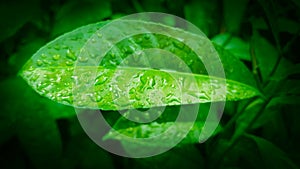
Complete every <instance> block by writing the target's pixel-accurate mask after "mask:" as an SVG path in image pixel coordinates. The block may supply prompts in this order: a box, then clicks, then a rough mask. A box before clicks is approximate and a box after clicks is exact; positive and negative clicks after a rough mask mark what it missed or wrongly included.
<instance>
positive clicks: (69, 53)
mask: <svg viewBox="0 0 300 169" xmlns="http://www.w3.org/2000/svg"><path fill="white" fill-rule="evenodd" d="M66 56H67V58H69V59H71V60H73V61H75V60H76V59H77V57H76V56H75V54H74V52H73V51H72V50H71V49H68V50H67V55H66Z"/></svg>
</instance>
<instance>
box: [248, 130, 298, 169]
mask: <svg viewBox="0 0 300 169" xmlns="http://www.w3.org/2000/svg"><path fill="white" fill-rule="evenodd" d="M245 136H246V137H247V138H249V139H251V140H253V141H254V142H255V143H256V145H257V148H258V150H259V152H260V155H261V157H262V159H263V161H264V164H265V166H266V167H267V168H294V169H297V168H298V167H297V166H296V165H295V164H294V162H293V161H292V160H291V159H290V158H289V157H288V155H287V154H286V153H285V152H283V151H282V150H281V149H280V148H278V147H277V146H276V145H274V144H273V143H271V142H269V141H268V140H265V139H263V138H260V137H257V136H255V135H250V134H247V135H245Z"/></svg>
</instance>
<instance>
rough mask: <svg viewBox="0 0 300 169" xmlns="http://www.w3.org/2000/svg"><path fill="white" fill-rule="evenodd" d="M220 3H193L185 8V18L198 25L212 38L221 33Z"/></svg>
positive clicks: (201, 1)
mask: <svg viewBox="0 0 300 169" xmlns="http://www.w3.org/2000/svg"><path fill="white" fill-rule="evenodd" d="M218 9H219V3H218V2H217V0H213V1H203V0H200V1H191V2H190V3H188V4H186V5H185V6H184V16H185V18H186V19H187V20H188V21H190V22H191V23H193V24H194V25H196V26H197V27H198V28H199V29H200V30H201V31H202V32H204V34H206V36H208V37H210V36H211V35H213V34H216V33H217V32H218V31H219V27H218V19H219V17H220V13H218V11H219V10H218Z"/></svg>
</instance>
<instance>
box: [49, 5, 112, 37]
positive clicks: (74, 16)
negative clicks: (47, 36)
mask: <svg viewBox="0 0 300 169" xmlns="http://www.w3.org/2000/svg"><path fill="white" fill-rule="evenodd" d="M110 15H111V9H110V3H109V1H91V0H87V1H81V0H78V1H68V2H67V3H65V4H64V5H63V6H62V7H61V8H60V9H59V10H58V12H57V13H56V18H55V19H56V22H55V25H54V28H53V31H52V36H54V37H55V36H57V35H60V34H62V33H64V32H67V31H71V30H73V29H75V28H77V27H79V26H83V25H86V24H89V23H93V22H98V21H101V20H103V19H105V18H108V17H109V16H110Z"/></svg>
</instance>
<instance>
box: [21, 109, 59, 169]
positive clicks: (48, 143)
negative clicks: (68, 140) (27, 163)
mask: <svg viewBox="0 0 300 169" xmlns="http://www.w3.org/2000/svg"><path fill="white" fill-rule="evenodd" d="M28 111H29V112H28ZM32 111H33V110H32ZM32 111H30V109H29V110H27V111H25V112H20V113H22V115H20V117H19V118H20V119H18V122H17V131H18V138H19V140H20V142H21V144H22V146H23V149H25V150H26V153H27V155H28V156H29V158H30V160H31V162H32V163H33V164H34V165H35V167H36V168H40V169H44V168H49V169H53V168H57V167H58V166H59V165H60V158H61V153H62V143H61V139H60V133H59V131H58V128H57V125H56V121H55V120H54V119H53V118H52V117H51V116H50V115H49V114H47V112H42V111H40V110H36V111H35V112H32Z"/></svg>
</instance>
